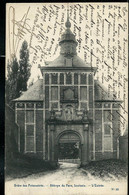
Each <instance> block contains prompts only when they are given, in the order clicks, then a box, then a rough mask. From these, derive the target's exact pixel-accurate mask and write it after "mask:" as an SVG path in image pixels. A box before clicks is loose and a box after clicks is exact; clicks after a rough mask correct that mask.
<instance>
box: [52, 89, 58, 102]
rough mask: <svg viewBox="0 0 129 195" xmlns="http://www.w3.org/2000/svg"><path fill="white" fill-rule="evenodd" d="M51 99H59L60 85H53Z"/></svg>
mask: <svg viewBox="0 0 129 195" xmlns="http://www.w3.org/2000/svg"><path fill="white" fill-rule="evenodd" d="M51 99H52V100H54V101H55V100H58V87H51Z"/></svg>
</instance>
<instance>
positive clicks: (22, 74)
mask: <svg viewBox="0 0 129 195" xmlns="http://www.w3.org/2000/svg"><path fill="white" fill-rule="evenodd" d="M30 70H31V65H30V64H29V50H28V44H27V42H26V41H24V42H23V43H22V47H21V50H20V60H19V63H18V61H17V58H16V57H15V56H14V57H13V58H12V61H11V62H9V61H8V64H7V78H6V88H5V90H6V98H5V100H6V103H7V104H9V105H10V106H11V107H12V106H13V104H12V101H11V100H13V99H16V98H18V97H19V96H20V95H21V93H22V91H26V90H27V82H28V79H29V77H30Z"/></svg>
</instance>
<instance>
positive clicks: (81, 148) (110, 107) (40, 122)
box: [14, 19, 121, 164]
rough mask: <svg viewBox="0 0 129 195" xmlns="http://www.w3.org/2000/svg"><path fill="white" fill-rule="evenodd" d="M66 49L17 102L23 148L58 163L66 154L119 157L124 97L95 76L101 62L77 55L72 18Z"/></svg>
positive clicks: (63, 46) (65, 35) (86, 159)
mask: <svg viewBox="0 0 129 195" xmlns="http://www.w3.org/2000/svg"><path fill="white" fill-rule="evenodd" d="M65 25H66V30H65V32H64V33H63V34H62V36H61V39H60V42H59V45H60V47H61V50H60V55H59V57H58V58H56V59H55V60H54V61H51V62H50V61H47V62H45V63H46V64H45V66H41V67H40V70H41V73H42V79H38V80H37V81H36V82H35V83H34V84H33V85H32V86H31V87H30V88H29V89H28V90H27V91H26V92H24V93H23V94H22V95H21V97H19V98H17V99H15V100H14V102H15V122H16V123H17V124H18V126H19V132H18V149H19V152H21V153H24V154H29V155H30V154H33V155H34V156H35V157H36V158H41V159H44V160H48V161H50V162H52V163H53V164H56V163H57V162H58V160H60V159H80V161H81V164H87V163H88V162H89V161H92V160H101V159H109V158H119V135H120V104H121V101H120V100H116V99H114V97H113V95H112V94H109V93H108V90H107V89H105V87H104V86H103V85H102V84H101V83H100V82H99V81H98V80H95V79H94V76H95V73H96V70H97V68H96V67H91V65H90V64H87V63H85V62H84V61H83V60H82V59H80V58H79V57H78V56H77V53H76V47H77V41H76V39H75V36H74V34H73V33H72V32H71V30H70V27H71V24H70V22H69V19H68V20H67V22H66V24H65Z"/></svg>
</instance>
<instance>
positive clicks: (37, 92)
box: [13, 79, 43, 101]
mask: <svg viewBox="0 0 129 195" xmlns="http://www.w3.org/2000/svg"><path fill="white" fill-rule="evenodd" d="M41 100H43V80H42V79H39V80H37V81H36V82H35V83H34V84H33V85H32V86H31V87H30V88H29V89H28V90H27V91H25V92H24V93H23V94H22V95H21V96H20V97H19V98H17V99H15V100H13V101H41Z"/></svg>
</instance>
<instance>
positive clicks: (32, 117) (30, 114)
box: [26, 110, 34, 123]
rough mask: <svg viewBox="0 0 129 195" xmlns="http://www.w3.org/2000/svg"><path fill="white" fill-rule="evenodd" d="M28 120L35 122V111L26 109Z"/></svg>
mask: <svg viewBox="0 0 129 195" xmlns="http://www.w3.org/2000/svg"><path fill="white" fill-rule="evenodd" d="M26 122H27V123H33V122H34V111H33V110H31V111H30V110H27V111H26Z"/></svg>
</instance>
